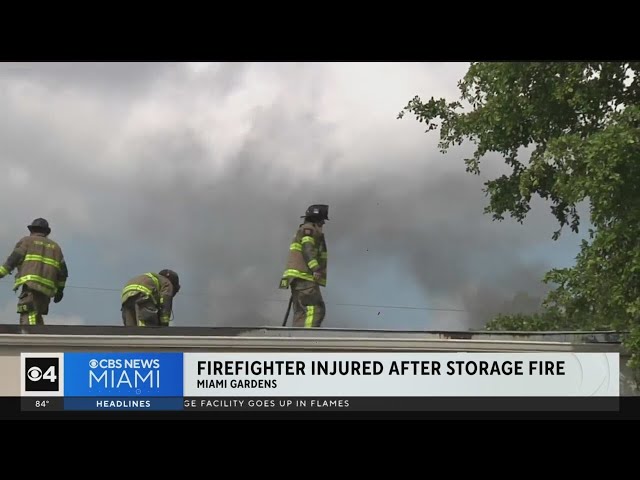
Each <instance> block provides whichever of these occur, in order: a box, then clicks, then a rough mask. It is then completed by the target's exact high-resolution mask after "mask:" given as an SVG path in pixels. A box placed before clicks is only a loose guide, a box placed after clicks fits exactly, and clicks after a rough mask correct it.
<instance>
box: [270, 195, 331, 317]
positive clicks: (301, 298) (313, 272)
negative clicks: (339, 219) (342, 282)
mask: <svg viewBox="0 0 640 480" xmlns="http://www.w3.org/2000/svg"><path fill="white" fill-rule="evenodd" d="M328 215H329V206H328V205H311V206H310V207H309V208H307V211H306V212H305V214H304V216H303V217H301V218H304V223H302V224H301V225H300V226H299V227H298V231H297V232H296V234H295V237H294V238H293V241H292V242H291V245H290V246H289V258H288V260H287V266H286V269H285V271H284V273H283V275H282V279H281V281H280V288H281V289H287V288H289V287H291V300H292V301H291V303H292V305H293V326H294V327H305V328H313V327H320V326H321V325H322V322H323V321H324V317H325V313H326V308H325V303H324V300H323V298H322V292H321V291H320V287H321V286H322V287H325V286H326V285H327V244H326V242H325V237H324V233H323V231H322V228H323V226H324V223H325V221H326V220H329V216H328Z"/></svg>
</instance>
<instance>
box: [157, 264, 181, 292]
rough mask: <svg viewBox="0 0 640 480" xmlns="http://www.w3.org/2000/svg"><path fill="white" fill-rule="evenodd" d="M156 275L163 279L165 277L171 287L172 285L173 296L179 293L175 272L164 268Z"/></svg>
mask: <svg viewBox="0 0 640 480" xmlns="http://www.w3.org/2000/svg"><path fill="white" fill-rule="evenodd" d="M158 273H159V274H160V275H162V276H163V277H167V278H168V279H169V281H170V282H171V285H173V294H174V295H175V294H176V293H178V292H179V291H180V277H178V274H177V273H176V272H174V271H173V270H169V269H168V268H165V269H164V270H160V271H159V272H158Z"/></svg>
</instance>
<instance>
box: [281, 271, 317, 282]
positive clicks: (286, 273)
mask: <svg viewBox="0 0 640 480" xmlns="http://www.w3.org/2000/svg"><path fill="white" fill-rule="evenodd" d="M282 276H283V277H295V278H300V279H302V280H309V281H310V282H313V275H309V274H308V273H305V272H301V271H300V270H295V269H293V268H290V269H288V270H285V271H284V273H283V274H282Z"/></svg>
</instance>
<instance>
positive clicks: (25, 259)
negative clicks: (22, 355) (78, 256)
mask: <svg viewBox="0 0 640 480" xmlns="http://www.w3.org/2000/svg"><path fill="white" fill-rule="evenodd" d="M27 228H28V229H29V232H30V235H28V236H26V237H23V238H21V239H20V240H19V241H18V243H16V245H15V247H14V249H13V252H11V254H10V255H9V257H8V258H7V260H6V261H5V262H4V263H3V264H2V265H0V278H2V277H4V276H6V275H10V274H11V272H12V271H13V270H14V269H16V276H15V282H14V287H13V290H14V291H17V290H18V288H20V287H22V291H21V292H20V296H19V297H18V309H17V313H19V314H20V324H21V325H44V318H43V316H45V315H47V314H48V313H49V304H50V303H51V299H52V298H53V302H54V303H59V302H60V301H61V300H62V297H63V295H64V288H65V285H66V281H67V278H68V277H69V271H68V270H67V264H66V261H65V259H64V255H63V254H62V249H61V248H60V245H58V243H56V242H55V241H53V240H52V239H50V238H49V234H50V233H51V228H50V227H49V222H48V221H47V220H45V219H44V218H36V219H35V220H34V221H33V222H31V225H28V226H27Z"/></svg>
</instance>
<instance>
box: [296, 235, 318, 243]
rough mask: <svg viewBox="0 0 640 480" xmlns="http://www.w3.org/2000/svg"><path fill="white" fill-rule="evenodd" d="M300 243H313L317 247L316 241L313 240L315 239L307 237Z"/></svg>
mask: <svg viewBox="0 0 640 480" xmlns="http://www.w3.org/2000/svg"><path fill="white" fill-rule="evenodd" d="M300 243H302V244H305V243H312V244H313V245H315V244H316V241H315V240H314V239H313V237H309V236H305V237H302V240H300Z"/></svg>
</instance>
